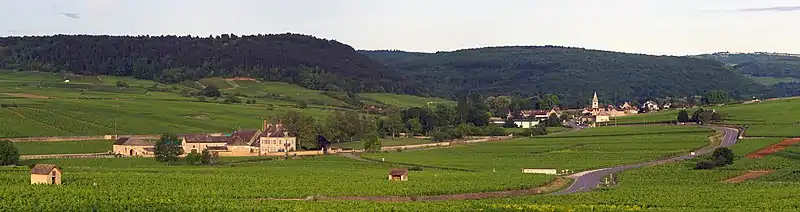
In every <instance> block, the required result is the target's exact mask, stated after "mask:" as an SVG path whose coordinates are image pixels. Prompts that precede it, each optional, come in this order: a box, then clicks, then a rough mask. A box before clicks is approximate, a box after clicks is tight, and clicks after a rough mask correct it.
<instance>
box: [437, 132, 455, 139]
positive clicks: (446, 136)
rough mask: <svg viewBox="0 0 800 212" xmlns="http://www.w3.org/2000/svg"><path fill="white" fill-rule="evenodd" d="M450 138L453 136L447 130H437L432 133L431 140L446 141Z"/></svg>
mask: <svg viewBox="0 0 800 212" xmlns="http://www.w3.org/2000/svg"><path fill="white" fill-rule="evenodd" d="M450 139H453V137H452V136H451V135H450V134H449V133H447V132H442V131H437V132H434V133H433V141H446V140H450Z"/></svg>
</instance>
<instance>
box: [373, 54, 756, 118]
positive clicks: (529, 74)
mask: <svg viewBox="0 0 800 212" xmlns="http://www.w3.org/2000/svg"><path fill="white" fill-rule="evenodd" d="M362 53H363V54H366V55H368V56H370V57H371V58H373V59H375V60H378V61H380V62H383V63H384V64H386V65H388V66H389V67H390V68H392V69H394V70H395V71H398V72H402V73H404V74H406V75H409V76H415V79H416V80H417V81H418V82H420V84H422V85H424V90H426V91H428V92H429V94H431V95H435V96H453V95H455V94H456V93H457V92H458V91H461V90H473V91H478V92H481V93H485V94H493V95H495V94H503V95H522V96H530V95H541V94H545V93H552V94H557V95H558V96H559V97H561V98H563V99H565V100H566V102H565V103H566V104H567V105H570V106H577V105H581V106H582V105H585V104H587V103H588V102H589V101H590V97H591V95H592V93H593V92H594V91H597V92H598V94H600V96H601V99H605V100H614V99H615V98H616V99H617V100H619V101H622V100H634V99H645V98H650V97H667V96H673V97H679V96H681V97H682V96H688V95H698V94H702V93H704V92H706V91H709V90H714V89H720V90H725V91H729V92H731V94H732V95H733V96H743V95H751V94H754V93H758V92H763V89H765V87H764V86H762V85H758V84H756V83H754V82H752V81H750V80H748V79H746V78H745V77H744V76H742V75H740V74H737V73H735V72H734V71H732V70H730V69H729V68H727V67H726V66H725V65H724V64H722V63H720V62H717V61H713V60H706V59H695V58H687V57H671V56H649V55H641V54H627V53H618V52H608V51H597V50H586V49H580V48H566V47H555V46H542V47H528V46H516V47H490V48H479V49H467V50H459V51H453V52H438V53H411V52H401V51H362Z"/></svg>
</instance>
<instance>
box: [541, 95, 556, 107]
mask: <svg viewBox="0 0 800 212" xmlns="http://www.w3.org/2000/svg"><path fill="white" fill-rule="evenodd" d="M537 103H538V105H539V109H540V110H550V109H552V108H553V107H556V106H558V103H559V102H558V96H556V95H553V94H545V95H544V97H542V98H538V101H537Z"/></svg>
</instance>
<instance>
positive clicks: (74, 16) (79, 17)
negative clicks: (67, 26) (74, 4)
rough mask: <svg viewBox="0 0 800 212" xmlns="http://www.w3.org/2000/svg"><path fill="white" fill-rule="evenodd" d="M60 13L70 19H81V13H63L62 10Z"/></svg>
mask: <svg viewBox="0 0 800 212" xmlns="http://www.w3.org/2000/svg"><path fill="white" fill-rule="evenodd" d="M61 15H63V16H66V17H68V18H72V19H81V14H80V13H65V12H62V13H61Z"/></svg>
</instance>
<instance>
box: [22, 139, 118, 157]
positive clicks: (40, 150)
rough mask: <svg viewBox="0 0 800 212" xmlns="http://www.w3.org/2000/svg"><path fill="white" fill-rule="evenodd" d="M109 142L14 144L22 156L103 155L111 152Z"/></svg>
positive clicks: (110, 142)
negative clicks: (102, 153)
mask: <svg viewBox="0 0 800 212" xmlns="http://www.w3.org/2000/svg"><path fill="white" fill-rule="evenodd" d="M112 143H114V142H113V141H109V140H92V141H57V142H22V143H14V146H16V147H17V149H19V154H20V155H50V154H78V153H101V152H108V151H111V144H112Z"/></svg>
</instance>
